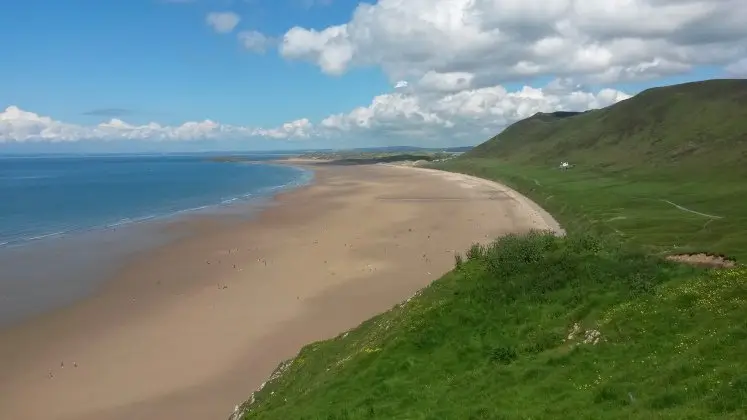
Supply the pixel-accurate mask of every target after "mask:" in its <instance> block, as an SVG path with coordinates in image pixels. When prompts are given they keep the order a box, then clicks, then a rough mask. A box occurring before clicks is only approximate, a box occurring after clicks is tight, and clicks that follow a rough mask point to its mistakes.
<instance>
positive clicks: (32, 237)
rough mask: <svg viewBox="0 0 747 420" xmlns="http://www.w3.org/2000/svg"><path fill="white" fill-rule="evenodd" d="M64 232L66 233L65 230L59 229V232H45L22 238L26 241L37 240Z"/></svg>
mask: <svg viewBox="0 0 747 420" xmlns="http://www.w3.org/2000/svg"><path fill="white" fill-rule="evenodd" d="M65 233H67V231H64V230H61V231H59V232H52V233H45V234H42V235H37V236H29V237H26V238H23V240H24V241H27V242H30V241H38V240H39V239H44V238H52V237H55V236H60V235H63V234H65Z"/></svg>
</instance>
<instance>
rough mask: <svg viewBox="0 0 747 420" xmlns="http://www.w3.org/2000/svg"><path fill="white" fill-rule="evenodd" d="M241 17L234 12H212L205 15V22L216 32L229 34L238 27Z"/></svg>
mask: <svg viewBox="0 0 747 420" xmlns="http://www.w3.org/2000/svg"><path fill="white" fill-rule="evenodd" d="M239 21H241V18H240V17H239V15H237V14H236V13H234V12H211V13H208V14H207V16H206V17H205V22H206V23H207V24H208V25H209V26H210V27H212V28H213V30H214V31H215V32H218V33H221V34H227V33H229V32H231V31H233V30H234V28H236V25H238V24H239Z"/></svg>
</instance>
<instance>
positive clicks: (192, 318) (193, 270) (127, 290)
mask: <svg viewBox="0 0 747 420" xmlns="http://www.w3.org/2000/svg"><path fill="white" fill-rule="evenodd" d="M315 168H316V170H317V181H316V183H315V184H313V185H311V186H309V187H305V188H302V189H300V190H296V191H293V192H290V193H286V194H283V195H281V196H280V197H278V199H277V200H276V203H275V204H274V205H273V206H271V207H270V208H268V209H267V210H265V211H263V212H262V213H261V214H260V215H259V216H258V217H256V218H254V219H252V220H249V221H247V220H240V219H238V218H236V217H228V216H224V217H201V218H193V219H191V220H188V221H181V222H175V223H173V226H169V228H170V229H177V230H180V231H184V232H186V233H189V235H187V237H186V238H185V239H182V240H179V241H177V242H175V243H172V244H169V245H167V246H164V247H161V248H159V249H157V250H155V251H153V252H149V253H148V254H147V255H141V256H139V257H138V258H137V259H135V260H134V261H132V262H131V263H129V264H128V265H127V266H126V268H125V269H124V270H122V271H121V272H119V273H118V274H117V275H116V276H115V278H113V279H112V280H111V281H110V282H108V283H107V286H106V287H104V288H103V289H102V290H101V291H100V292H99V293H97V294H96V295H95V296H94V297H92V298H89V299H86V300H85V301H82V302H80V303H78V304H76V305H73V306H71V307H68V308H65V309H63V310H60V311H56V312H54V313H51V314H48V315H45V316H43V317H41V318H38V319H34V320H31V321H28V322H25V323H22V324H20V325H17V326H14V327H12V328H9V329H6V330H4V331H2V332H0V419H30V420H34V419H45V420H47V419H62V420H79V419H80V420H85V419H97V420H108V419H112V420H113V419H122V420H125V419H127V420H130V419H172V418H173V419H177V418H178V419H181V420H191V419H200V420H203V419H209V418H218V419H220V418H226V417H227V416H228V415H229V414H230V413H231V411H232V410H233V407H234V404H236V403H239V402H241V401H242V400H244V399H245V398H247V396H248V395H249V394H250V393H251V391H252V390H254V389H255V388H256V387H258V386H259V385H260V384H261V383H262V382H263V381H264V380H265V379H266V377H267V376H268V375H269V374H270V373H271V372H272V370H273V369H274V368H275V366H276V365H277V364H278V363H279V362H280V361H282V360H284V359H286V358H288V357H291V356H293V355H294V354H295V353H296V352H297V351H298V350H299V349H300V347H301V346H303V345H304V344H306V343H308V342H310V341H314V340H318V339H323V338H326V337H330V336H333V335H336V334H337V333H339V332H341V331H343V330H345V329H348V328H351V327H354V326H356V325H357V324H359V323H360V322H362V321H364V320H365V319H367V318H369V317H370V316H372V315H374V314H376V313H378V312H381V311H383V310H386V309H388V308H390V307H391V306H392V305H394V304H396V303H397V302H400V301H401V300H403V299H406V298H407V297H409V296H411V295H412V294H413V293H414V292H415V291H417V290H418V289H419V288H421V287H423V286H425V285H427V284H428V283H429V282H430V281H432V280H434V279H436V278H437V277H438V276H439V275H441V274H442V273H444V272H445V271H447V270H449V269H450V268H451V266H452V264H453V261H454V253H455V252H456V251H459V252H462V251H464V250H465V249H466V248H467V247H468V246H469V245H470V244H471V243H473V242H475V241H487V240H489V239H491V238H493V237H495V236H498V235H501V234H505V233H508V232H521V231H526V230H528V229H531V228H535V229H548V228H552V229H557V225H556V224H555V223H554V221H553V220H552V219H551V218H550V217H549V216H548V215H547V214H546V213H544V212H543V211H542V210H541V209H539V208H538V207H537V206H536V205H533V204H532V203H529V202H528V201H526V200H525V199H524V198H523V197H521V196H519V195H518V194H516V193H515V192H513V191H511V190H508V189H506V188H505V187H502V186H499V185H497V184H493V183H490V182H488V181H484V180H479V179H476V178H472V177H468V176H463V175H457V174H447V173H440V172H437V171H429V170H424V169H418V168H402V167H392V166H386V165H374V166H355V167H350V166H348V167H336V166H329V165H324V166H317V167H315Z"/></svg>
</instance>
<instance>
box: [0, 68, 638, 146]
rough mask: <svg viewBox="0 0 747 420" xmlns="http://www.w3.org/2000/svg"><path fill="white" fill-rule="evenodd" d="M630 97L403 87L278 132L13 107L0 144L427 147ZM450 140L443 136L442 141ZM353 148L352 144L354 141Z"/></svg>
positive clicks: (2, 119)
mask: <svg viewBox="0 0 747 420" xmlns="http://www.w3.org/2000/svg"><path fill="white" fill-rule="evenodd" d="M629 97H630V95H628V94H626V93H624V92H620V91H617V90H614V89H602V90H600V91H598V92H596V93H592V92H586V91H583V90H579V89H576V88H575V86H569V85H567V84H563V83H562V81H555V82H553V83H551V84H549V85H548V86H546V87H544V88H532V87H529V86H525V87H524V88H522V89H520V90H517V91H514V92H510V91H508V90H506V89H505V88H503V87H502V86H494V87H488V88H481V89H472V90H463V91H458V92H448V93H445V94H444V93H442V94H438V95H434V94H433V93H430V92H425V93H423V92H420V91H418V90H416V89H414V88H410V87H408V86H406V84H402V83H398V84H397V89H395V90H394V91H393V92H390V93H386V94H382V95H379V96H377V97H375V98H374V99H373V100H372V101H371V103H370V104H369V105H367V106H361V107H357V108H355V109H353V110H351V111H350V112H348V113H341V114H334V115H330V116H328V117H326V118H324V119H323V120H321V121H318V122H316V123H313V122H311V121H310V120H309V119H307V118H302V119H298V120H295V121H291V122H287V123H285V124H282V125H280V126H278V127H270V128H263V127H248V126H238V125H227V124H221V123H219V122H216V121H212V120H204V121H188V122H185V123H183V124H181V125H176V126H169V125H161V124H158V123H155V122H151V123H149V124H144V125H132V124H129V123H127V122H125V121H123V120H122V119H119V118H112V119H110V120H108V121H105V122H102V123H99V124H97V125H79V124H71V123H66V122H63V121H58V120H55V119H53V118H51V117H49V116H42V115H38V114H36V113H34V112H31V111H26V110H23V109H21V108H19V107H17V106H13V105H11V106H9V107H7V108H6V109H5V110H4V111H2V112H0V143H10V142H16V143H23V142H40V141H49V142H72V141H79V140H102V141H106V140H150V141H191V140H210V139H214V140H228V139H230V140H247V141H251V140H252V139H257V138H264V139H281V140H306V141H309V140H313V139H315V138H322V139H325V138H332V137H341V136H344V137H348V138H368V139H373V138H374V137H378V136H387V138H388V139H391V140H392V141H394V142H395V143H402V142H406V143H411V144H424V142H427V141H428V140H439V138H441V139H440V140H441V142H446V143H448V141H449V140H451V141H452V142H453V144H465V143H469V144H472V143H476V142H479V141H482V140H483V139H484V137H485V136H487V135H492V134H494V133H495V131H497V130H500V129H502V128H504V127H505V126H507V125H509V124H511V123H514V122H516V121H518V120H521V119H524V118H527V117H530V116H532V115H534V114H535V113H537V112H553V111H584V110H587V109H596V108H602V107H606V106H608V105H612V104H614V103H617V102H619V101H621V100H624V99H627V98H629ZM446 137H448V139H447V138H446ZM351 143H354V142H351Z"/></svg>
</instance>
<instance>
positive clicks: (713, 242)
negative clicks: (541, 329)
mask: <svg viewBox="0 0 747 420" xmlns="http://www.w3.org/2000/svg"><path fill="white" fill-rule="evenodd" d="M439 167H440V168H442V169H446V170H451V171H455V172H464V173H468V174H472V175H476V176H480V177H483V178H489V179H494V180H499V181H501V182H502V183H505V184H507V185H509V186H511V187H513V188H515V189H517V190H518V191H521V192H522V193H523V194H525V195H526V196H528V197H530V198H531V199H533V200H534V201H535V202H537V204H539V205H540V206H542V207H543V208H545V209H546V210H547V211H549V212H550V213H551V214H552V215H553V216H554V217H555V218H556V219H558V221H559V222H560V223H561V224H562V225H563V226H565V227H566V228H567V229H570V230H573V229H591V230H593V231H597V232H600V233H610V234H613V235H617V236H619V237H620V238H621V239H622V240H625V241H631V242H632V243H635V244H638V245H641V246H644V247H646V248H648V249H649V251H650V252H653V253H661V254H676V253H687V252H709V253H714V254H723V255H727V256H729V257H732V258H736V259H737V260H738V261H747V234H746V233H745V232H747V182H745V179H746V178H745V177H744V176H739V175H736V174H734V175H733V176H732V174H724V173H721V172H717V171H715V170H714V172H712V173H707V172H704V173H703V174H701V175H698V176H689V175H688V174H677V173H671V172H670V173H663V172H659V173H656V172H655V171H653V170H638V171H635V170H628V171H620V172H604V171H599V170H595V169H587V168H584V167H582V166H580V165H577V166H575V167H573V168H572V169H568V170H559V169H557V168H556V167H549V166H544V167H543V166H531V165H526V164H524V165H519V164H515V163H513V162H510V161H502V160H498V159H489V158H464V159H456V160H454V161H450V162H448V163H446V164H443V165H440V166H439Z"/></svg>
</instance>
